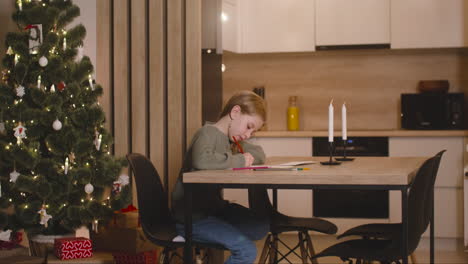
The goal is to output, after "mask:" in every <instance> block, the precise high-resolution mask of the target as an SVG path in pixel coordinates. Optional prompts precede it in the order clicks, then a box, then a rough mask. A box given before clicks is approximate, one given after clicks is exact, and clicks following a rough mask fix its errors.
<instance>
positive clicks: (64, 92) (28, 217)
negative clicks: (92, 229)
mask: <svg viewBox="0 0 468 264" xmlns="http://www.w3.org/2000/svg"><path fill="white" fill-rule="evenodd" d="M14 2H15V5H16V11H15V12H14V14H13V16H12V18H13V20H14V21H15V22H16V24H17V25H18V29H19V30H18V32H9V33H8V34H7V36H6V41H5V44H6V47H7V52H6V55H5V57H4V58H3V61H2V64H3V67H4V69H3V70H2V79H1V81H0V207H1V208H5V209H8V208H10V210H1V212H0V231H1V230H14V231H16V230H18V229H21V228H24V229H25V230H26V231H27V232H28V233H30V234H36V233H41V234H62V233H69V232H73V231H74V230H75V229H76V228H78V227H80V226H82V225H91V224H92V225H93V226H96V223H98V222H99V221H102V220H104V221H106V220H109V219H110V217H111V216H112V213H113V211H115V210H118V209H121V208H123V207H126V206H127V205H128V203H129V202H130V199H131V193H130V192H131V188H130V187H129V185H128V176H126V175H120V173H121V170H122V168H123V167H124V166H126V162H125V160H124V159H117V158H115V157H113V156H112V155H111V153H110V147H111V145H112V137H111V135H110V134H109V133H108V132H107V130H106V129H105V128H104V126H103V123H104V121H105V115H104V112H103V110H102V109H101V107H100V106H99V103H98V98H99V96H101V95H102V93H103V88H102V87H101V86H100V85H99V84H94V83H93V81H92V74H93V65H92V63H91V61H90V59H89V57H86V56H84V57H81V56H79V57H78V58H77V53H78V49H80V48H81V46H82V45H83V39H84V37H85V35H86V29H85V28H84V26H83V25H81V24H80V25H77V26H75V27H73V28H70V29H67V28H66V26H67V25H68V24H69V23H70V22H72V21H73V19H74V18H76V17H77V16H79V15H80V9H79V8H78V7H77V6H76V5H74V4H73V2H72V1H71V0H15V1H14ZM119 175H120V177H119ZM122 183H125V184H122ZM116 186H118V188H116ZM110 189H113V191H112V192H111V193H110V194H109V192H110V191H109V192H108V191H107V190H110ZM11 208H13V209H14V210H11ZM12 211H13V212H14V213H11V212H12ZM7 212H10V213H7Z"/></svg>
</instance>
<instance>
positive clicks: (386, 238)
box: [314, 150, 445, 263]
mask: <svg viewBox="0 0 468 264" xmlns="http://www.w3.org/2000/svg"><path fill="white" fill-rule="evenodd" d="M444 152H445V150H443V151H441V152H439V153H437V154H436V155H435V156H434V157H432V158H430V159H428V160H426V161H425V162H424V163H423V165H422V166H421V167H420V168H419V170H418V172H417V173H416V176H415V178H414V180H413V182H412V184H411V187H410V190H409V195H408V255H411V254H413V252H414V251H415V250H416V248H417V246H418V244H419V240H420V239H421V236H422V234H423V233H424V231H425V230H426V229H427V226H428V225H429V223H430V222H431V218H433V217H432V216H433V198H434V184H435V179H436V176H437V171H438V169H439V164H440V160H441V158H442V154H443V153H444ZM431 225H433V223H431ZM352 235H357V236H361V237H363V238H362V239H355V240H348V241H344V242H340V243H338V244H335V245H332V246H330V247H329V248H327V249H325V250H323V251H322V252H320V253H319V254H317V255H315V256H314V258H319V257H324V256H336V257H340V258H341V259H342V260H343V261H349V263H352V260H351V259H356V263H361V262H362V261H380V262H382V263H391V262H399V260H401V259H402V258H403V256H402V255H401V252H402V245H401V235H402V224H401V223H390V224H381V223H379V224H366V225H361V226H357V227H354V228H351V229H349V230H347V231H346V232H344V233H343V234H342V235H340V236H338V238H342V237H346V236H352Z"/></svg>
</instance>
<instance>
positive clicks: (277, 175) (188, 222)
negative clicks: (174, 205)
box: [183, 157, 433, 263]
mask: <svg viewBox="0 0 468 264" xmlns="http://www.w3.org/2000/svg"><path fill="white" fill-rule="evenodd" d="M427 158H428V157H357V158H356V159H355V160H354V161H351V162H343V163H341V165H336V166H327V165H321V164H320V163H315V164H311V165H306V166H302V167H309V168H310V170H303V171H268V170H267V171H253V170H236V171H233V170H201V171H194V172H188V173H184V175H183V183H184V193H185V239H186V244H185V252H184V262H185V263H191V259H192V251H191V248H192V214H191V211H192V187H193V185H195V184H217V185H220V186H221V187H223V188H246V187H248V186H249V185H262V186H264V187H267V188H274V189H354V190H400V191H401V198H402V199H401V202H402V206H401V213H402V225H403V236H402V244H403V249H404V250H403V252H402V253H403V256H408V254H407V253H408V250H407V245H408V241H407V236H408V210H407V209H408V195H407V191H408V187H409V184H410V183H411V181H412V177H414V175H415V174H416V171H417V169H418V168H419V167H420V166H421V165H422V163H423V162H424V161H425V160H426V159H427ZM302 160H311V161H327V158H321V157H272V158H269V159H268V160H267V164H269V165H274V164H280V163H284V162H289V161H302ZM432 245H433V224H432V222H431V252H432V251H433V246H432ZM432 255H433V253H432V254H431V259H432ZM403 263H408V259H407V257H405V258H404V259H403ZM431 263H433V261H432V260H431Z"/></svg>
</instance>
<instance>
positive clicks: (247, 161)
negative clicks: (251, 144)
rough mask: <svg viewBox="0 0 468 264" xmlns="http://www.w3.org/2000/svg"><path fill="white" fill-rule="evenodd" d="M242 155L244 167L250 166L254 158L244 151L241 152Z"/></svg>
mask: <svg viewBox="0 0 468 264" xmlns="http://www.w3.org/2000/svg"><path fill="white" fill-rule="evenodd" d="M242 155H244V159H245V167H250V166H252V164H253V162H254V160H255V158H254V157H253V156H252V155H251V154H250V153H244V154H242Z"/></svg>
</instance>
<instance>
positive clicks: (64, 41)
mask: <svg viewBox="0 0 468 264" xmlns="http://www.w3.org/2000/svg"><path fill="white" fill-rule="evenodd" d="M66 49H67V38H63V51H65V50H66Z"/></svg>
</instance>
